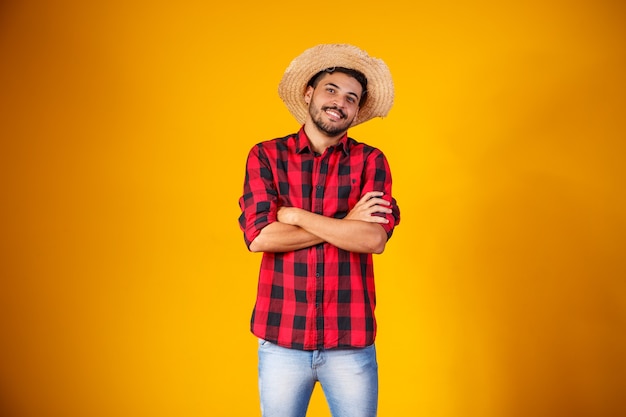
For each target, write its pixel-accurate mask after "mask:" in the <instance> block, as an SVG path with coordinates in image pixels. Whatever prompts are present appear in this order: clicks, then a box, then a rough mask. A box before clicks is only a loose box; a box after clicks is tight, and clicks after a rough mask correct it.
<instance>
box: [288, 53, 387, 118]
mask: <svg viewBox="0 0 626 417" xmlns="http://www.w3.org/2000/svg"><path fill="white" fill-rule="evenodd" d="M333 67H344V68H349V69H354V70H357V71H360V72H362V73H363V74H364V75H365V77H366V78H367V100H366V101H365V104H363V106H362V107H361V108H360V109H359V113H358V115H357V117H356V118H355V119H354V121H353V122H352V125H351V126H356V125H358V124H360V123H363V122H365V121H368V120H370V119H372V118H374V117H385V116H387V114H388V113H389V110H390V109H391V106H392V105H393V99H394V86H393V80H392V78H391V72H390V71H389V68H388V67H387V64H385V62H384V61H383V60H381V59H378V58H373V57H370V56H369V55H368V54H367V53H366V52H365V51H362V50H361V49H359V48H357V47H355V46H352V45H348V44H322V45H317V46H314V47H312V48H309V49H307V50H306V51H304V52H303V53H302V54H300V55H299V56H298V57H296V58H295V59H294V60H293V61H291V64H289V66H288V67H287V69H286V70H285V73H284V74H283V77H282V79H281V81H280V83H279V84H278V95H279V96H280V98H281V99H282V100H283V102H284V103H285V105H286V106H287V109H289V111H290V112H291V114H292V115H293V116H294V117H295V118H296V120H297V121H298V122H299V123H300V124H302V123H304V121H305V120H306V116H307V112H308V105H307V104H306V102H305V101H304V94H305V92H306V88H307V84H308V82H309V80H310V79H311V78H312V77H313V76H314V75H315V74H317V73H318V72H320V71H322V70H325V69H327V68H333Z"/></svg>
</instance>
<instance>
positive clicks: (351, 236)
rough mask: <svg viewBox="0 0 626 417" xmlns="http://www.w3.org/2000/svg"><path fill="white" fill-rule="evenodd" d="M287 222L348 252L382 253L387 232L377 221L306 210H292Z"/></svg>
mask: <svg viewBox="0 0 626 417" xmlns="http://www.w3.org/2000/svg"><path fill="white" fill-rule="evenodd" d="M288 223H290V224H293V225H295V226H299V227H301V228H302V229H303V230H304V231H306V232H309V233H311V234H313V235H315V236H319V238H321V239H323V241H326V242H328V243H330V244H332V245H335V246H337V247H338V248H341V249H343V250H346V251H350V252H360V253H382V252H383V250H384V249H385V245H386V243H387V234H386V233H385V230H384V229H383V228H382V226H381V225H380V224H378V223H371V222H365V221H361V220H350V219H335V218H332V217H326V216H322V215H320V214H315V213H311V212H308V211H306V210H297V211H292V212H291V213H290V216H289V221H288Z"/></svg>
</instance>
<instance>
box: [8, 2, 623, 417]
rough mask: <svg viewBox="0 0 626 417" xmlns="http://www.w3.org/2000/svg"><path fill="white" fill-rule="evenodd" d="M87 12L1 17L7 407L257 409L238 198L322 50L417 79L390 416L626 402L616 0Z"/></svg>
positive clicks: (392, 286) (394, 149)
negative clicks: (293, 89)
mask: <svg viewBox="0 0 626 417" xmlns="http://www.w3.org/2000/svg"><path fill="white" fill-rule="evenodd" d="M90 3H92V2H79V1H74V2H71V1H51V0H50V1H47V0H40V1H30V2H3V3H2V5H0V86H1V87H0V137H1V148H0V174H1V178H2V180H1V181H2V189H1V193H0V195H1V200H0V204H1V206H0V211H1V216H0V227H1V238H0V245H1V246H0V249H1V250H0V274H1V277H0V279H1V281H0V282H1V284H0V337H1V339H0V415H2V416H7V417H87V416H89V417H112V416H116V417H125V416H129V417H131V416H132V417H143V416H145V417H161V416H163V417H171V416H180V417H196V416H226V417H232V416H235V417H237V416H246V417H247V416H254V415H258V411H257V409H258V406H257V391H256V344H255V340H254V338H253V337H252V336H251V335H250V333H249V332H248V320H249V316H250V312H251V308H252V303H253V300H254V293H255V284H256V273H257V270H258V262H259V259H260V257H259V256H258V254H250V253H248V252H247V251H246V249H245V246H244V243H243V239H242V237H241V233H240V231H239V229H238V226H237V217H238V215H239V211H238V206H237V199H238V197H239V194H240V192H241V186H242V182H243V168H244V162H245V157H246V154H247V151H248V149H249V148H250V147H251V146H252V145H253V144H255V143H256V142H258V141H260V140H264V139H270V138H273V137H276V136H282V135H284V134H287V133H291V132H293V131H294V130H296V129H297V125H296V123H295V121H294V120H293V119H292V118H291V116H290V115H289V113H288V112H287V110H286V109H285V108H284V106H283V105H282V103H281V102H280V100H279V99H278V97H277V94H276V87H277V84H278V81H279V79H280V76H281V74H282V71H283V70H284V68H285V67H286V66H287V65H288V63H289V62H290V60H291V59H292V58H293V57H294V56H295V55H297V54H298V53H300V52H301V51H302V50H303V49H305V48H307V47H310V46H313V45H314V44H316V43H322V42H349V43H354V44H356V45H358V46H360V47H362V48H364V49H365V50H367V51H368V52H369V53H370V54H372V55H374V56H378V57H382V58H383V59H385V60H386V62H387V63H388V65H389V66H390V68H391V70H392V73H393V74H394V78H395V83H396V88H397V97H396V104H395V107H394V108H393V109H392V111H391V113H390V114H389V116H388V117H387V118H385V119H382V120H381V119H377V120H374V121H372V122H370V123H366V124H364V125H361V126H358V127H356V128H355V129H353V131H352V132H351V135H352V136H353V137H355V138H357V139H359V140H362V141H365V142H368V143H370V144H372V145H376V146H379V147H380V148H382V149H383V151H384V152H385V153H386V155H387V157H388V159H389V161H390V163H391V166H392V170H393V174H394V180H395V182H394V187H395V194H396V197H397V199H398V201H399V202H400V205H401V209H402V224H401V225H400V226H399V227H398V229H396V234H395V235H394V237H393V239H392V240H391V242H390V243H389V245H388V246H387V251H386V252H385V254H383V255H382V256H377V257H376V259H375V261H376V262H377V287H378V298H379V309H378V317H379V339H378V350H379V361H380V366H381V371H380V372H381V374H380V380H381V394H380V416H381V417H386V416H429V417H516V416H520V417H522V416H524V417H527V416H534V417H554V416H568V417H576V416H589V417H592V416H593V417H611V416H617V415H624V414H626V402H625V400H623V399H622V396H621V394H622V393H623V391H624V387H626V359H625V354H626V328H625V327H626V326H625V324H626V323H625V322H626V280H625V277H626V263H625V261H624V259H623V258H624V249H625V244H626V239H625V235H626V234H625V232H626V216H625V209H626V201H625V197H624V194H625V193H624V179H625V178H624V177H625V168H624V156H625V155H626V153H625V151H626V149H625V148H626V145H625V142H624V140H625V139H626V138H625V120H626V119H625V111H626V77H625V76H624V74H625V73H626V53H625V52H624V51H625V50H626V45H625V42H624V39H626V37H625V35H626V26H625V23H626V21H625V18H626V15H625V7H624V5H623V3H622V2H619V1H610V0H593V1H592V0H587V1H578V2H570V1H564V0H563V1H550V0H548V1H530V2H529V1H519V2H514V3H513V4H509V3H508V2H503V1H498V2H493V3H489V2H484V1H478V2H476V1H468V2H460V1H445V2H440V1H428V2H410V1H406V0H402V1H396V0H391V1H384V2H381V1H378V0H363V1H358V2H356V1H351V0H347V1H343V2H331V3H328V2H326V3H325V2H312V3H310V4H307V3H304V2H293V1H286V0H279V1H270V2H258V1H252V0H240V1H230V2H229V1H227V2H217V3H215V2H207V1H194V2H190V1H179V2H160V1H157V2H152V1H151V2H147V1H146V2H145V3H140V2H135V1H131V2H129V1H114V2H103V3H106V4H107V5H97V6H96V5H93V6H92V5H89V4H90ZM93 3H94V4H97V3H99V2H93ZM170 3H171V4H170ZM266 3H267V4H266ZM174 4H176V5H174ZM310 415H311V416H313V417H315V416H328V415H329V413H328V412H327V410H326V407H325V405H324V399H323V396H322V395H321V393H320V391H319V390H318V391H316V394H315V396H314V401H313V403H312V405H311V412H310Z"/></svg>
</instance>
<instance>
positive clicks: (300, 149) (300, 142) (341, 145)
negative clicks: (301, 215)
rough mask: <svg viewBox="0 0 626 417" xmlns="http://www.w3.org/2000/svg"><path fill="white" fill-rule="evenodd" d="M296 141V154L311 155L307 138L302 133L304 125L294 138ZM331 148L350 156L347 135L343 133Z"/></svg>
mask: <svg viewBox="0 0 626 417" xmlns="http://www.w3.org/2000/svg"><path fill="white" fill-rule="evenodd" d="M295 140H296V153H305V152H308V153H311V152H312V150H311V145H310V142H309V138H308V136H307V135H306V133H305V132H304V125H302V127H301V128H300V130H299V131H298V133H297V134H296V136H295ZM332 147H334V148H338V149H341V150H343V152H344V153H345V154H346V155H349V154H350V141H348V133H344V134H343V136H342V137H341V139H339V142H337V144H336V145H333V146H332Z"/></svg>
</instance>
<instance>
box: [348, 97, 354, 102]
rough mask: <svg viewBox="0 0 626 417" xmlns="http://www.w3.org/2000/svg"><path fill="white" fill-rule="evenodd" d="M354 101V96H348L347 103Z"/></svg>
mask: <svg viewBox="0 0 626 417" xmlns="http://www.w3.org/2000/svg"><path fill="white" fill-rule="evenodd" d="M355 101H356V100H355V99H354V97H348V103H354V102H355Z"/></svg>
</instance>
